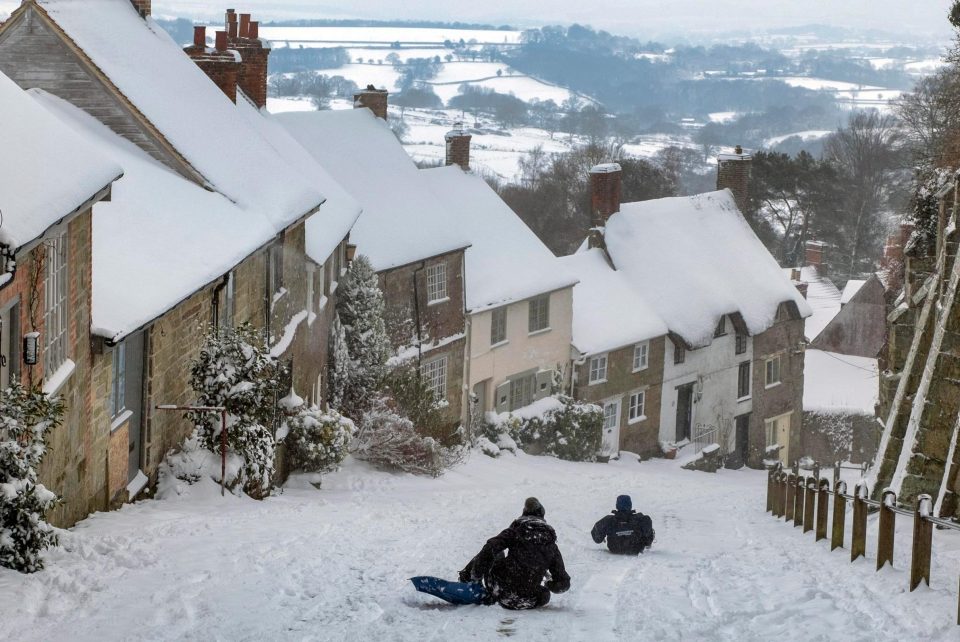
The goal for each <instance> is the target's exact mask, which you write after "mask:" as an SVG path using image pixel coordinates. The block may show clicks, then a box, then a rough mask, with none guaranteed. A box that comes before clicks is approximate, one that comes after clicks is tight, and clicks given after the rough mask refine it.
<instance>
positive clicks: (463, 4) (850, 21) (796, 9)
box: [153, 0, 950, 40]
mask: <svg viewBox="0 0 960 642" xmlns="http://www.w3.org/2000/svg"><path fill="white" fill-rule="evenodd" d="M225 1H226V2H228V3H230V2H232V3H233V4H235V5H236V8H237V10H238V11H244V12H247V11H251V12H253V13H256V14H257V16H256V17H259V18H260V19H264V20H265V19H271V18H292V17H302V18H371V19H373V18H376V19H383V20H388V19H430V20H460V21H465V22H493V23H497V24H499V23H510V24H517V25H521V26H529V25H539V24H556V23H564V24H566V23H573V22H580V23H584V24H590V25H593V26H595V27H597V28H602V29H607V30H609V31H612V32H614V33H623V34H630V35H634V34H639V35H651V34H657V33H683V32H709V31H718V30H719V31H729V30H732V29H741V28H742V29H766V28H776V27H783V26H791V25H801V24H810V23H820V24H827V25H832V26H840V27H852V28H867V29H869V28H876V29H883V30H886V31H892V32H895V33H896V32H911V34H912V35H917V34H929V35H931V36H933V35H934V34H935V37H936V39H937V40H941V39H943V38H944V37H949V35H950V31H949V25H948V23H947V21H946V13H947V7H948V6H949V4H950V0H480V1H479V2H477V1H476V0H403V1H402V2H398V1H396V0H345V1H333V0H215V1H210V0H153V6H154V12H155V13H158V14H179V15H194V16H196V15H199V14H204V15H207V16H212V15H218V14H220V13H222V9H223V8H225V6H223V7H221V5H223V3H224V2H225ZM231 6H233V5H231Z"/></svg>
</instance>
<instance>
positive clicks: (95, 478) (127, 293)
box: [0, 0, 889, 526]
mask: <svg viewBox="0 0 960 642" xmlns="http://www.w3.org/2000/svg"><path fill="white" fill-rule="evenodd" d="M258 29H259V25H258V23H257V22H256V21H253V20H251V18H250V15H249V14H238V13H236V12H234V11H233V10H230V11H228V12H227V14H226V18H225V23H224V26H223V29H221V30H217V31H216V33H215V34H214V36H213V37H212V38H208V37H207V32H206V27H203V26H198V27H196V29H195V41H194V43H193V44H192V45H190V46H187V47H186V48H183V49H181V48H180V47H178V46H177V45H175V44H174V43H173V41H172V40H170V38H169V37H168V36H167V35H166V34H165V33H164V32H163V31H162V30H160V29H159V28H157V27H156V26H155V25H154V24H152V22H151V19H150V2H149V0H147V1H137V2H132V3H128V2H127V0H97V2H94V3H89V4H86V5H84V6H83V7H82V8H81V7H80V5H78V3H75V2H69V1H67V0H37V1H32V0H31V1H28V2H24V3H23V4H22V6H21V7H20V8H19V9H18V10H17V11H16V12H15V13H14V14H13V15H12V16H11V17H10V19H9V20H7V21H6V22H5V23H4V24H3V25H2V26H0V72H2V73H3V76H2V77H0V83H2V88H3V92H4V96H5V100H4V104H5V105H10V106H11V111H10V113H9V114H8V117H7V118H5V119H4V120H5V124H4V126H5V128H6V129H7V130H8V132H9V134H10V135H11V136H19V137H23V141H24V142H23V144H22V145H20V146H18V145H13V146H7V147H6V149H7V153H6V154H5V155H4V162H5V167H6V169H5V171H3V172H2V173H0V174H2V177H3V179H4V181H5V184H4V186H3V194H4V195H5V197H4V201H3V202H2V206H3V212H4V219H3V221H4V225H5V227H4V229H5V230H6V232H4V242H5V248H6V254H5V256H6V259H5V260H6V265H7V268H6V271H7V277H6V280H5V282H4V284H3V287H2V290H0V305H2V307H3V311H2V313H0V317H2V321H3V325H2V339H0V344H2V346H3V348H2V349H3V361H2V363H3V372H2V378H3V383H4V385H8V384H9V383H10V382H13V381H15V380H18V381H22V382H23V383H24V385H27V386H34V385H38V386H42V389H43V392H44V393H46V394H48V395H51V396H55V397H58V398H60V399H62V400H63V402H64V405H65V408H66V414H65V415H64V418H63V421H62V425H60V426H59V427H58V428H57V429H55V430H54V431H52V433H51V434H50V435H49V439H48V440H49V452H50V455H49V456H48V457H47V458H46V459H45V460H44V462H43V464H42V468H41V470H40V479H41V480H42V481H43V483H44V484H45V485H46V486H47V487H49V488H50V489H51V490H53V491H54V492H55V493H56V494H57V495H58V496H60V497H61V498H62V501H61V502H60V503H59V504H58V506H57V507H56V508H55V509H54V510H53V512H52V513H51V514H50V516H49V518H50V520H51V522H52V523H54V524H56V525H59V526H69V525H71V524H74V523H75V522H77V521H78V520H80V519H82V518H84V517H85V516H86V515H88V514H90V513H91V512H92V511H96V510H104V509H107V508H111V507H116V506H118V505H120V504H122V503H124V502H129V501H133V500H135V499H137V498H138V497H140V496H142V494H143V493H144V492H145V491H149V489H150V488H151V486H153V485H155V484H156V482H157V476H158V471H159V470H160V468H161V466H162V464H163V462H164V457H165V456H166V455H167V453H169V452H171V451H175V450H177V449H179V448H180V447H181V444H182V443H183V442H184V440H185V439H186V438H187V437H188V436H189V435H190V433H191V431H192V425H191V422H190V421H189V419H188V418H187V417H185V416H184V415H183V414H181V413H174V412H165V411H164V410H165V409H164V408H158V407H159V406H171V405H176V406H187V405H190V404H191V403H194V402H195V399H196V397H195V393H194V391H193V390H192V389H191V387H190V369H191V364H192V363H193V362H194V361H195V360H196V359H197V357H198V354H199V352H200V350H201V349H202V346H203V342H202V331H201V329H202V328H203V327H204V325H205V324H212V326H213V327H232V326H239V325H241V324H244V323H249V324H252V326H253V327H254V328H255V329H256V330H257V332H259V333H261V335H262V336H263V337H264V338H265V340H266V343H267V345H268V346H269V353H270V356H271V357H274V358H276V359H279V360H281V361H283V362H285V363H286V364H288V368H289V371H290V373H291V374H290V377H289V386H290V390H291V394H298V395H301V396H302V397H303V398H304V400H305V402H306V403H308V404H313V405H315V406H320V407H326V406H328V405H329V404H330V394H331V389H330V386H331V383H330V375H329V373H330V370H331V361H332V355H331V353H330V350H331V349H330V346H331V338H330V337H331V332H332V329H333V328H335V326H336V325H337V323H338V321H337V319H336V317H337V312H336V310H337V299H338V283H339V282H341V281H342V280H343V278H344V276H345V275H346V274H347V273H348V271H349V270H350V269H351V268H350V266H351V263H352V261H353V260H354V259H355V257H357V256H360V255H363V256H366V257H367V258H368V259H369V261H370V264H371V265H372V267H373V270H374V271H375V272H376V279H377V282H378V285H379V288H380V290H382V292H383V299H384V306H385V313H384V318H385V320H386V326H387V334H388V335H389V338H390V344H391V351H392V354H393V357H392V358H391V360H390V363H392V364H394V366H396V365H397V364H406V365H409V364H410V363H413V364H415V366H414V369H415V372H416V374H417V375H418V378H419V379H420V380H421V381H422V382H423V383H424V385H425V386H426V387H427V388H428V389H429V391H430V393H431V394H432V395H433V397H434V399H435V400H436V402H437V403H438V406H439V407H440V408H441V411H442V414H443V417H444V419H443V424H444V426H446V429H445V432H444V434H443V435H442V436H441V437H442V438H443V439H446V440H448V441H449V440H451V439H454V440H456V439H458V438H457V437H456V435H458V434H461V435H462V434H463V428H464V427H465V426H470V425H471V424H475V423H476V422H477V419H476V418H477V417H478V416H479V417H483V416H484V415H487V417H489V418H493V417H498V418H499V419H488V420H491V421H497V420H499V421H503V419H504V417H506V416H510V415H511V413H516V415H517V416H518V417H520V416H524V413H528V414H529V413H530V412H537V411H536V410H530V409H531V408H534V409H535V408H540V409H541V410H542V409H543V408H547V407H550V405H551V404H550V403H547V402H550V401H551V400H552V403H554V404H556V403H558V402H557V400H558V399H562V398H572V399H573V400H576V401H577V402H579V403H587V404H596V407H598V408H599V411H600V412H601V413H602V439H601V442H600V447H599V451H598V452H597V453H596V454H597V455H598V456H600V457H601V458H602V459H604V460H606V459H610V458H614V459H616V458H619V457H620V456H621V454H622V453H633V454H634V456H639V457H640V458H642V459H647V458H649V457H670V458H672V457H677V456H679V457H682V458H686V459H690V460H691V461H692V465H693V466H695V467H703V466H706V467H707V468H712V469H713V470H715V469H716V468H717V467H718V466H720V465H726V466H728V467H739V466H744V465H746V466H750V467H754V468H760V467H763V466H765V465H772V464H773V463H774V462H776V461H780V462H781V463H782V464H784V465H785V466H790V465H792V464H793V462H795V461H797V460H799V459H803V458H805V457H809V458H814V459H817V460H819V461H823V462H825V463H826V462H830V463H832V462H835V461H841V460H842V461H854V462H861V461H867V460H869V459H870V458H872V457H873V456H874V453H875V452H876V439H875V435H873V432H872V431H874V425H875V424H874V423H873V421H872V420H871V419H869V418H868V417H869V416H870V415H872V405H873V404H874V403H875V402H876V397H877V388H878V384H877V381H876V371H877V366H876V363H877V362H876V360H877V358H878V357H879V356H880V352H881V349H882V347H883V343H884V342H883V338H882V336H878V333H879V335H882V334H883V332H884V331H883V317H884V315H885V302H884V297H885V296H889V295H888V293H887V292H886V291H885V288H884V286H883V284H882V283H881V282H880V281H879V280H876V285H874V283H873V282H869V283H867V284H858V283H854V282H853V281H851V282H850V283H848V284H847V288H846V290H845V291H844V293H843V295H842V296H841V295H840V293H839V291H837V290H836V288H835V287H834V286H833V284H832V283H831V282H830V281H829V279H828V278H827V275H825V274H822V273H820V272H819V271H818V268H819V267H820V264H821V261H820V257H819V255H818V254H817V251H818V250H817V244H816V242H810V244H809V245H808V249H807V265H805V266H802V267H800V268H793V267H791V266H784V267H781V266H779V265H777V263H776V261H775V260H774V258H773V257H772V256H771V255H770V254H769V252H768V251H767V250H766V248H765V247H764V246H763V244H762V243H761V242H760V241H759V240H758V239H757V237H756V236H755V234H754V233H753V231H752V230H751V229H750V227H749V226H748V225H747V223H746V222H745V220H744V219H743V216H742V215H741V213H740V208H742V207H743V206H744V203H743V199H745V198H746V194H747V192H748V188H749V180H750V165H751V157H750V155H749V154H748V153H744V152H743V151H742V150H740V149H739V148H738V149H737V150H736V152H735V153H733V154H725V155H721V156H720V158H719V159H718V171H717V190H718V191H716V192H713V193H706V194H700V195H697V196H692V197H676V198H668V199H660V200H653V201H645V202H637V203H621V198H620V196H621V187H620V183H621V173H622V170H621V168H620V166H619V165H618V164H616V163H614V162H608V163H605V164H601V165H597V166H596V167H594V168H593V170H592V171H591V174H590V177H589V179H590V184H591V190H592V206H591V207H592V212H593V221H592V230H591V232H590V234H589V236H588V237H587V238H584V239H582V245H581V248H580V250H579V251H577V252H576V253H574V254H572V255H570V256H565V257H556V256H554V255H553V254H552V253H551V252H550V251H549V250H548V249H547V248H546V247H545V246H544V245H543V243H542V242H541V241H540V240H539V239H538V238H537V237H536V236H535V235H534V234H533V233H532V232H531V231H530V229H529V228H527V227H526V225H525V224H524V223H523V222H522V221H521V220H520V219H519V218H518V217H517V216H516V215H515V214H514V213H513V212H512V211H511V210H510V208H509V207H508V206H507V205H506V204H505V203H504V202H503V201H502V200H500V198H499V197H498V196H497V194H496V192H495V191H494V190H493V189H492V188H490V187H489V186H488V185H487V184H486V183H485V182H484V181H483V180H482V179H481V178H480V177H479V176H476V175H474V174H473V173H472V172H471V165H470V153H471V135H470V134H469V133H468V132H466V131H464V130H463V129H458V128H457V127H456V126H455V125H454V126H453V128H452V129H451V130H450V131H449V133H448V134H447V136H446V149H447V155H446V163H445V165H446V166H445V167H440V168H433V169H418V168H417V166H416V164H415V163H414V161H413V160H411V158H410V157H409V156H408V155H407V153H406V152H405V151H404V149H403V147H402V145H401V144H400V142H399V141H398V140H397V139H396V137H395V136H394V135H393V133H392V132H391V131H390V129H389V128H388V127H387V126H386V122H385V120H386V115H387V107H388V103H389V94H388V92H387V91H385V90H379V89H374V88H372V87H371V88H369V89H367V90H363V91H360V92H359V93H358V94H357V95H356V96H355V104H354V107H355V109H353V110H347V111H327V112H299V113H285V114H279V115H271V114H270V113H268V112H267V111H266V109H265V106H266V100H267V77H268V66H269V55H270V49H269V48H268V47H266V46H264V43H263V41H262V40H260V39H259V37H258ZM211 44H212V46H211ZM131 50H137V51H139V52H141V55H140V56H138V61H137V64H136V65H131V61H130V58H129V53H128V52H129V51H131ZM41 134H42V135H41ZM27 141H31V142H30V143H29V145H28V144H27ZM27 147H29V149H30V153H29V154H28V155H24V154H23V153H20V152H19V151H18V152H17V153H14V151H16V150H19V149H26V148H27ZM81 158H82V159H84V162H83V163H78V162H77V160H76V159H81ZM81 170H82V171H81ZM33 176H44V177H46V179H47V180H49V181H50V185H51V187H50V188H49V189H44V188H43V187H42V186H38V185H37V184H35V183H32V182H30V181H29V180H27V179H28V178H32V177H33ZM681 250H682V251H681ZM858 287H859V289H857V288H858ZM864 328H867V329H869V330H870V332H868V333H865V332H864ZM814 351H815V352H814ZM813 354H815V355H817V356H816V358H814V359H811V355H813ZM820 355H824V356H823V357H821V356H820ZM851 368H853V369H855V370H856V371H857V372H865V373H866V374H867V375H869V376H867V377H863V376H862V375H861V376H860V378H861V379H864V382H863V384H862V385H860V386H859V388H858V389H857V390H856V391H855V392H851V393H850V394H851V395H853V396H856V399H847V398H838V397H835V396H832V397H831V396H830V395H831V394H835V393H836V392H837V391H836V390H828V391H825V392H824V393H822V394H820V395H813V394H810V392H811V390H813V391H816V390H819V389H822V388H823V387H824V386H823V384H822V383H820V381H821V380H822V379H827V380H841V381H842V380H845V379H846V377H847V376H848V375H849V373H850V372H851V370H850V369H851ZM811 370H813V371H814V372H815V373H816V374H815V377H814V378H815V379H816V382H814V383H813V385H811V384H810V383H809V382H807V383H805V376H804V374H805V371H806V372H807V377H808V378H809V377H810V371H811ZM844 370H846V374H845V373H844ZM871 372H872V373H873V374H870V373H871ZM831 377H832V378H834V379H831ZM837 378H839V379H837ZM827 388H833V386H827ZM826 397H829V398H826ZM544 403H546V405H544ZM532 404H538V405H532ZM354 419H355V420H356V419H359V418H354ZM458 431H459V432H458ZM874 432H875V431H874ZM837 433H839V436H838V435H837ZM834 437H836V438H834ZM487 441H488V443H489V440H487ZM508 441H509V440H508ZM504 445H505V444H504V443H503V442H501V443H500V444H499V446H504ZM491 446H492V447H494V449H495V450H496V449H497V448H496V447H495V446H494V445H493V444H491ZM278 453H279V454H278V458H279V459H278V461H277V462H276V465H277V468H278V470H279V471H281V473H280V474H281V478H282V476H283V475H284V474H286V472H287V468H288V467H287V466H286V464H285V463H284V462H283V461H280V459H282V458H283V450H282V449H281V450H280V451H278ZM591 456H592V455H591ZM707 457H709V459H710V460H711V461H710V462H706V463H704V461H703V460H704V458H707Z"/></svg>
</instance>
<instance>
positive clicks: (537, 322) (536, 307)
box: [529, 294, 550, 333]
mask: <svg viewBox="0 0 960 642" xmlns="http://www.w3.org/2000/svg"><path fill="white" fill-rule="evenodd" d="M549 327H550V295H549V294H544V295H543V296H538V297H537V298H535V299H530V322H529V332H530V333H533V332H540V331H541V330H546V329H547V328H549Z"/></svg>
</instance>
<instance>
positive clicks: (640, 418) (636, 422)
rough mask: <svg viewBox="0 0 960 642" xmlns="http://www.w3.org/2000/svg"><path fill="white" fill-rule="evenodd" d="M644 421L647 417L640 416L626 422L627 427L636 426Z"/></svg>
mask: <svg viewBox="0 0 960 642" xmlns="http://www.w3.org/2000/svg"><path fill="white" fill-rule="evenodd" d="M646 420H647V416H646V415H640V416H639V417H634V418H633V419H628V420H627V425H628V426H630V425H633V424H638V423H640V422H641V421H646Z"/></svg>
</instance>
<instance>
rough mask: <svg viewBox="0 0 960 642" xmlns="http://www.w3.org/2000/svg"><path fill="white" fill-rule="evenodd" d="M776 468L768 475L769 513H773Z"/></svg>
mask: <svg viewBox="0 0 960 642" xmlns="http://www.w3.org/2000/svg"><path fill="white" fill-rule="evenodd" d="M776 471H777V469H776V468H771V469H770V472H769V473H767V512H768V513H772V512H773V476H774V475H776V474H777V472H776Z"/></svg>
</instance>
